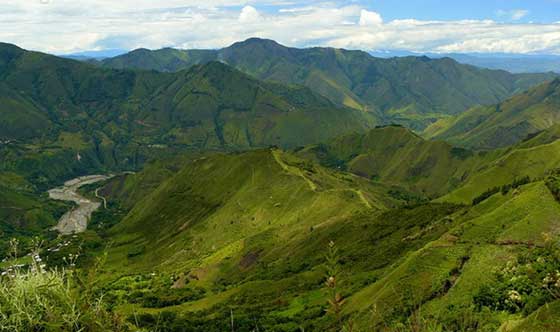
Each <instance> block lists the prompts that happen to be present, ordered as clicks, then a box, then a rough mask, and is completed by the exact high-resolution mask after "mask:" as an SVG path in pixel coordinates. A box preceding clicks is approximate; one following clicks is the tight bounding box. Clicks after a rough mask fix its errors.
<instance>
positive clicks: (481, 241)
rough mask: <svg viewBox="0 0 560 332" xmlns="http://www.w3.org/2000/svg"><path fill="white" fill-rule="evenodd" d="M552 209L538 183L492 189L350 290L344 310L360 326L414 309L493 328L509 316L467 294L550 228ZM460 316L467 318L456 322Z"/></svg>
mask: <svg viewBox="0 0 560 332" xmlns="http://www.w3.org/2000/svg"><path fill="white" fill-rule="evenodd" d="M559 213H560V205H559V204H558V203H557V202H556V201H555V200H554V198H553V196H552V195H551V194H550V192H549V190H548V188H546V186H545V185H544V183H543V182H536V183H531V184H528V185H525V186H522V187H520V188H519V189H518V190H515V191H513V192H509V193H508V194H506V195H502V194H501V193H498V194H496V195H494V196H492V197H490V198H489V199H488V200H486V201H484V202H483V203H481V204H480V205H478V206H476V207H473V208H470V209H469V210H468V212H466V213H465V212H462V213H459V214H456V215H453V216H452V217H451V218H450V219H451V220H452V222H453V224H454V225H455V227H453V228H452V229H451V230H450V231H449V232H448V233H446V234H444V235H443V236H442V237H441V238H440V239H438V240H436V241H433V242H431V243H430V244H428V245H426V246H425V247H424V248H422V249H420V250H418V251H417V252H415V253H413V254H411V255H409V256H408V257H407V259H406V260H404V261H402V262H400V263H399V264H397V265H395V266H394V269H393V270H392V271H391V272H390V273H388V274H387V275H385V277H384V278H382V279H380V280H379V281H378V282H376V283H374V284H373V285H371V286H369V287H366V288H365V289H363V290H361V291H359V292H358V293H356V294H355V295H352V296H351V297H350V299H349V301H348V307H347V308H346V310H347V313H348V314H349V315H354V314H355V313H356V312H357V313H358V314H357V316H356V317H357V318H356V319H357V320H358V321H359V322H360V325H361V326H363V327H365V326H370V327H371V326H380V327H381V326H390V325H391V321H392V320H395V319H397V318H398V317H399V316H402V315H405V316H407V315H408V316H412V315H418V317H423V319H427V320H428V321H429V320H430V319H437V320H439V321H440V322H441V321H442V320H443V321H444V322H445V323H446V324H448V325H447V328H459V327H460V326H455V327H453V326H454V325H453V324H463V327H464V326H465V325H464V324H474V323H476V324H478V325H476V326H478V328H480V329H482V328H492V327H493V328H494V329H497V328H498V327H499V326H500V325H501V324H502V323H504V322H507V321H508V320H510V319H516V316H508V315H507V314H505V313H502V314H499V313H498V312H494V313H492V314H490V313H488V312H486V313H483V312H480V311H478V312H475V311H473V309H472V307H471V304H472V303H473V296H474V295H475V294H477V292H478V290H479V289H480V287H481V286H482V285H483V284H485V283H489V282H491V281H492V280H493V278H494V274H493V272H492V271H494V269H495V268H499V267H500V266H504V265H505V264H506V262H507V261H508V260H510V259H511V258H513V257H514V256H515V255H517V254H518V253H519V252H521V251H522V250H524V249H525V248H526V247H527V246H528V245H534V244H537V245H538V244H542V241H543V240H542V233H553V234H557V230H558V228H559V227H560V218H558V215H559ZM543 310H545V311H546V310H548V309H546V308H543ZM484 315H486V316H484ZM418 317H416V318H418ZM467 318H468V319H470V322H469V321H462V320H463V319H467ZM412 319H415V318H412ZM445 319H447V320H448V321H447V322H446V321H445ZM453 319H457V320H456V321H453ZM477 321H478V322H477ZM528 321H531V319H528ZM526 324H529V323H526ZM533 324H534V322H533Z"/></svg>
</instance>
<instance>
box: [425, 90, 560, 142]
mask: <svg viewBox="0 0 560 332" xmlns="http://www.w3.org/2000/svg"><path fill="white" fill-rule="evenodd" d="M559 123H560V79H555V80H554V81H551V82H549V83H544V84H542V85H539V86H537V87H535V88H533V89H530V90H528V91H526V92H524V93H522V94H519V95H516V96H514V97H512V98H510V99H508V100H505V101H503V102H501V103H499V104H496V105H493V106H478V107H474V108H472V109H470V110H468V111H466V112H464V113H462V114H460V115H458V116H456V117H452V118H448V119H443V120H440V121H438V122H436V123H434V124H432V125H431V126H430V127H428V128H427V129H426V131H425V134H426V136H427V137H433V138H437V139H443V140H446V141H449V142H451V143H453V144H457V145H460V146H465V147H471V148H477V149H492V148H496V147H505V146H509V145H512V144H515V143H518V142H520V141H522V140H524V139H526V138H528V137H529V136H530V135H534V134H536V133H538V132H540V131H541V130H543V129H547V128H549V127H551V126H553V125H555V124H559Z"/></svg>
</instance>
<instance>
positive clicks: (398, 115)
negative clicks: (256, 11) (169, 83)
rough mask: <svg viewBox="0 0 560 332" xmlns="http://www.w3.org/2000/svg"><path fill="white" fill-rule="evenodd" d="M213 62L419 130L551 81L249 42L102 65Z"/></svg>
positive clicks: (171, 66)
mask: <svg viewBox="0 0 560 332" xmlns="http://www.w3.org/2000/svg"><path fill="white" fill-rule="evenodd" d="M215 60H219V61H222V62H225V63H227V64H229V65H231V66H234V67H235V68H237V69H239V70H241V71H243V72H246V73H249V74H251V75H253V76H255V77H257V78H259V79H263V80H268V81H277V82H282V83H289V84H299V85H305V86H307V87H309V88H311V89H312V90H314V91H316V92H318V93H320V94H321V95H323V96H325V97H327V98H329V99H330V100H331V101H333V102H335V103H337V104H339V105H345V106H348V107H352V108H355V109H359V110H366V111H369V112H372V113H374V114H377V115H378V116H379V117H380V118H382V119H383V120H384V122H386V123H390V122H395V123H401V124H405V125H407V126H409V127H411V128H414V129H422V128H424V127H425V126H427V125H428V124H430V123H431V122H433V121H435V120H437V119H439V118H442V117H445V116H447V115H452V114H458V113H461V112H462V111H464V110H466V109H468V108H470V107H472V106H475V105H479V104H483V105H484V104H485V105H488V104H494V103H497V102H499V101H501V100H503V99H505V98H507V97H508V96H511V95H512V94H514V93H516V92H520V91H523V90H525V89H527V88H529V87H531V86H533V85H536V84H538V83H541V82H543V81H545V80H549V79H552V78H554V77H555V74H552V73H549V74H510V73H508V72H505V71H497V70H485V69H479V68H476V67H473V66H469V65H462V64H459V63H457V62H456V61H454V60H452V59H450V58H444V59H430V58H427V57H403V58H391V59H382V58H375V57H372V56H371V55H369V54H367V53H365V52H361V51H347V50H342V49H332V48H311V49H296V48H288V47H285V46H282V45H279V44H278V43H276V42H274V41H271V40H263V39H257V38H252V39H248V40H246V41H244V42H239V43H235V44H233V45H231V46H230V47H227V48H224V49H221V50H214V51H212V50H176V49H170V48H167V49H162V50H157V51H148V50H145V49H141V50H136V51H132V52H130V53H128V54H125V55H121V56H118V57H115V58H110V59H106V60H104V61H103V65H104V66H106V67H111V68H141V69H153V70H162V71H177V70H182V69H185V68H189V67H191V66H192V65H194V64H200V63H205V62H209V61H215Z"/></svg>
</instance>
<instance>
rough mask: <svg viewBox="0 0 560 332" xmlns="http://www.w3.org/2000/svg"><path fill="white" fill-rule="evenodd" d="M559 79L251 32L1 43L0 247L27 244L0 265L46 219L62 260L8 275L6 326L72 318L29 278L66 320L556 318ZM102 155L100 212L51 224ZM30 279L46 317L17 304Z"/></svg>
mask: <svg viewBox="0 0 560 332" xmlns="http://www.w3.org/2000/svg"><path fill="white" fill-rule="evenodd" d="M559 93H560V78H558V75H556V74H553V73H533V74H512V73H509V72H506V71H503V70H489V69H481V68H477V67H474V66H471V65H465V64H461V63H459V62H457V61H455V60H453V59H450V58H442V59H430V58H428V57H412V56H409V57H402V58H390V59H382V58H376V57H372V56H371V55H369V54H367V53H365V52H361V51H347V50H341V49H334V48H311V49H296V48H288V47H284V46H282V45H279V44H278V43H276V42H274V41H271V40H262V39H254V38H253V39H249V40H246V41H243V42H239V43H235V44H233V45H232V46H230V47H227V48H224V49H221V50H174V49H162V50H157V51H149V50H145V49H140V50H136V51H133V52H130V53H127V54H124V55H121V56H117V57H114V58H108V59H104V60H102V61H97V62H93V61H89V62H87V61H86V62H83V61H75V60H72V59H66V58H61V57H55V56H52V55H47V54H43V53H38V52H30V51H26V50H23V49H21V48H19V47H17V46H15V45H10V44H0V240H2V241H0V253H1V254H6V255H8V254H11V253H13V248H10V246H9V243H8V239H10V238H17V239H19V241H20V243H21V245H20V247H21V248H20V250H21V251H23V252H24V253H25V254H24V255H25V256H24V257H11V258H10V259H7V260H6V261H4V262H2V263H0V270H1V271H2V272H6V274H3V275H2V276H0V278H5V276H6V275H7V274H8V271H13V266H15V265H18V266H19V265H22V264H23V265H25V264H30V261H29V260H32V259H35V258H34V257H35V256H34V255H27V254H28V253H29V252H30V251H29V249H27V248H28V247H29V246H30V245H31V244H32V243H34V242H33V240H32V239H33V238H34V237H36V236H37V237H39V238H40V239H42V240H43V241H44V243H45V247H44V248H43V249H37V250H39V251H38V252H40V255H42V256H41V257H43V260H44V262H45V265H46V266H48V269H51V268H52V269H53V270H45V273H37V274H33V271H32V270H25V272H23V271H22V275H23V276H25V277H22V278H20V279H1V280H2V282H4V281H6V283H5V285H7V286H6V287H7V288H0V326H2V324H4V325H5V326H16V327H15V328H14V330H16V331H28V330H41V329H40V328H39V326H44V325H42V324H45V323H44V322H47V323H48V324H50V325H48V326H55V328H58V327H61V326H62V327H64V328H66V326H67V325H65V324H66V320H65V319H66V318H64V317H67V313H66V312H65V311H64V310H65V309H60V310H58V309H57V310H52V311H49V310H46V309H44V308H45V306H46V304H45V302H42V301H38V302H37V303H36V302H32V301H34V299H39V300H40V299H43V298H45V297H47V296H51V295H49V294H50V293H48V294H47V293H45V291H44V290H45V289H47V290H51V289H55V288H53V287H46V286H44V285H51V284H52V282H53V281H52V280H55V281H56V280H59V281H60V284H62V285H72V287H75V288H72V289H70V290H69V291H68V293H64V294H66V295H65V296H54V295H53V296H52V302H48V303H52V305H53V307H55V308H66V307H65V306H64V305H59V302H57V301H61V300H60V299H61V298H63V299H67V298H68V299H70V300H71V301H74V302H72V305H73V306H71V307H72V308H74V309H75V310H78V311H79V312H80V315H79V316H78V318H76V321H75V322H74V323H73V324H74V325H71V326H70V327H68V328H67V330H69V331H74V330H75V326H78V327H80V328H83V329H84V330H91V331H96V329H100V328H101V329H102V330H103V329H104V330H115V331H118V332H120V331H129V330H145V331H156V330H157V331H197V332H198V331H200V332H202V331H204V332H223V331H226V330H227V331H229V330H232V329H234V330H236V331H261V330H262V331H264V330H266V331H279V332H293V331H302V330H305V331H321V332H322V331H337V332H339V331H360V332H361V331H363V332H366V331H367V332H369V331H371V330H372V328H373V329H376V330H381V331H415V332H416V331H434V330H435V331H498V330H500V331H502V332H503V331H508V332H522V331H556V330H558V328H560V322H559V321H558V317H560V316H559V313H560V302H559V301H560V297H559V296H558V294H560V286H559V287H558V291H559V292H558V293H556V291H557V289H556V288H554V287H556V286H555V285H556V284H555V283H556V282H557V279H551V278H556V274H555V273H556V271H558V270H559V269H560V263H559V261H558V257H559V256H558V255H560V245H559V244H558V237H559V236H560V231H559V230H560V219H559V218H558V216H559V215H560V204H559V200H560V175H559V174H560V94H559ZM123 171H127V172H123ZM100 173H104V174H111V175H115V176H114V177H111V178H110V179H109V180H106V181H104V182H102V183H99V184H94V185H88V186H84V187H82V188H81V189H79V190H80V194H81V195H85V196H87V197H88V198H89V199H92V200H99V201H100V202H101V201H103V202H104V203H106V204H100V205H101V206H102V207H101V208H100V209H99V210H98V211H97V212H95V213H94V214H93V216H92V218H91V220H90V221H89V225H88V229H87V231H85V232H84V233H80V234H75V235H69V236H63V235H60V234H57V233H55V232H54V231H53V230H52V227H53V226H54V225H55V224H56V222H57V220H58V219H59V218H60V216H61V215H62V214H63V213H65V212H67V211H69V210H72V209H74V205H69V204H66V203H64V202H58V201H53V200H50V199H48V197H47V196H46V195H45V192H46V190H47V189H50V188H53V187H57V186H60V185H62V183H63V182H64V181H66V180H68V179H71V178H73V177H77V176H82V175H87V174H100ZM108 243H110V246H107V244H108ZM16 251H17V250H16ZM70 254H71V255H72V256H70ZM74 255H78V256H74ZM16 256H17V255H16ZM20 256H21V255H20ZM69 257H79V258H77V260H76V261H74V263H73V264H74V265H75V266H72V268H73V269H75V270H73V271H75V274H72V275H75V276H77V278H83V279H78V281H77V282H76V283H75V284H74V283H73V280H74V279H73V277H72V275H62V277H61V275H59V274H56V273H58V272H56V271H61V270H63V268H66V267H67V262H68V258H69ZM72 259H74V258H72ZM31 264H33V263H32V262H31ZM55 268H57V269H58V268H60V270H54V269H55ZM10 269H12V270H10ZM18 271H19V270H18ZM53 271H54V272H53ZM64 271H65V270H64ZM10 273H11V272H10ZM26 273H29V274H26ZM72 273H74V272H72ZM42 275H45V277H44V278H45V279H44V283H43V281H41V280H43V279H40V278H42V277H41V276H42ZM37 276H38V277H37ZM82 276H84V277H82ZM8 277H9V276H8ZM8 277H6V278H8ZM33 278H37V279H33ZM546 278H548V279H546ZM10 280H22V283H18V284H17V285H16V284H15V283H12V282H11V281H10ZM28 280H38V281H37V282H36V283H35V284H34V285H39V286H37V287H36V288H33V287H35V286H33V285H30V286H26V285H27V284H26V283H25V282H26V281H28ZM84 280H85V281H84ZM543 280H547V281H546V285H545V286H546V287H548V288H543V282H545V281H543ZM548 280H550V282H548ZM57 282H58V281H57ZM22 284H23V285H24V286H25V287H29V289H30V290H29V292H30V294H36V295H37V296H26V300H28V301H30V303H32V304H29V305H27V306H26V307H29V308H35V307H34V306H37V307H39V308H41V309H40V310H35V309H33V313H34V314H37V315H38V317H39V318H38V321H39V322H40V323H37V322H34V321H32V322H30V320H29V319H28V318H25V319H22V320H12V318H11V317H22V316H19V315H1V314H2V313H3V312H8V311H9V312H15V311H13V310H12V307H11V306H12V304H13V303H12V302H11V301H10V300H9V299H11V298H17V296H14V294H27V293H22V292H15V291H11V293H10V290H11V289H12V288H10V287H19V285H22ZM24 286H22V287H24ZM6 289H7V291H5V290H6ZM14 289H15V288H14ZM56 290H59V288H56ZM549 290H551V291H549ZM62 291H64V289H62ZM6 294H8V295H9V294H11V296H8V295H6ZM45 294H46V295H45ZM76 294H79V295H76ZM82 294H85V295H84V296H82ZM86 296H87V297H86ZM49 299H51V298H50V297H49ZM93 300H95V301H93ZM512 301H513V302H512ZM94 302H95V303H99V306H98V307H95V308H94V309H95V310H94V309H92V306H91V305H90V304H91V303H94ZM6 308H8V309H6ZM76 308H77V309H76ZM11 310H12V311H11ZM82 311H83V313H84V314H82ZM45 312H48V314H44V313H45ZM92 312H93V313H92ZM100 313H103V315H101V314H100ZM33 317H35V316H33ZM7 324H12V325H7ZM18 324H20V325H18ZM26 324H27V325H26ZM109 326H110V327H109ZM115 326H118V328H116V327H115ZM232 327H233V328H232Z"/></svg>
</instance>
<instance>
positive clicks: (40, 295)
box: [0, 250, 126, 332]
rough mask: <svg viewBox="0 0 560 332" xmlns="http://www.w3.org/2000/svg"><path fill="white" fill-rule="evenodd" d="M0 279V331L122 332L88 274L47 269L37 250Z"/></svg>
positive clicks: (122, 326)
mask: <svg viewBox="0 0 560 332" xmlns="http://www.w3.org/2000/svg"><path fill="white" fill-rule="evenodd" d="M14 262H15V261H14ZM0 278H1V279H0V331H10V332H19V331H22V332H23V331H53V332H54V331H117V332H118V331H125V330H126V328H125V326H124V325H123V324H122V321H121V320H120V318H119V317H118V316H117V315H115V314H114V313H112V312H111V311H110V310H108V308H107V306H106V304H105V302H104V301H103V296H102V295H101V294H98V293H97V292H96V291H95V289H94V287H93V286H92V284H91V283H90V282H89V280H91V275H90V274H89V273H87V274H83V275H80V274H79V273H78V272H76V271H73V270H65V269H53V270H48V269H47V268H46V266H45V265H44V264H43V263H42V260H41V258H40V256H39V251H38V250H34V251H32V263H31V264H30V265H29V266H27V267H26V268H24V267H23V266H21V265H18V266H13V267H11V268H8V269H7V270H6V271H4V272H3V273H2V276H1V277H0Z"/></svg>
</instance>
